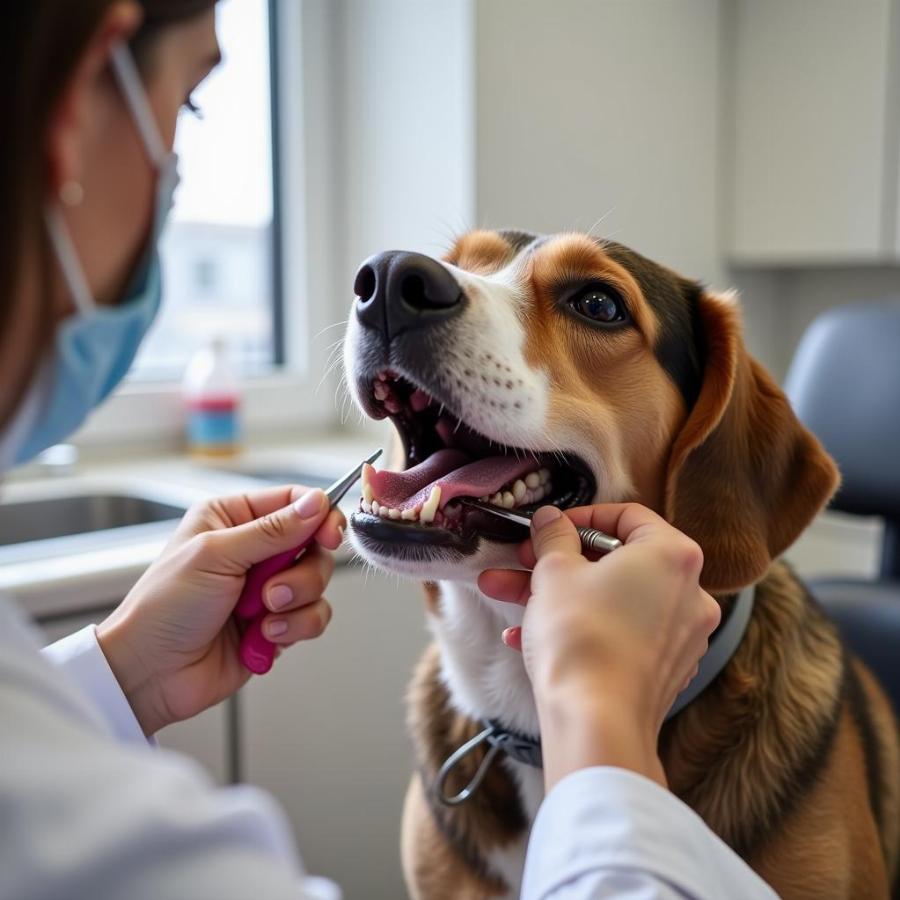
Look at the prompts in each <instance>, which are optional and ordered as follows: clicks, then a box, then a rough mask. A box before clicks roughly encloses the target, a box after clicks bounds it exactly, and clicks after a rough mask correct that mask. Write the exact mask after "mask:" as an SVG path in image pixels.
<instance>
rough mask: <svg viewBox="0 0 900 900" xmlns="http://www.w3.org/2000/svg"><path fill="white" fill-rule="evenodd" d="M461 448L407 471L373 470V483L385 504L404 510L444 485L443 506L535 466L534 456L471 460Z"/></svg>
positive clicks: (493, 487)
mask: <svg viewBox="0 0 900 900" xmlns="http://www.w3.org/2000/svg"><path fill="white" fill-rule="evenodd" d="M469 459H470V457H469V456H467V455H466V454H465V453H463V452H462V451H460V450H450V449H447V450H439V451H438V452H437V453H435V454H433V455H432V456H429V457H428V459H427V460H425V462H423V463H420V464H419V465H417V466H415V467H414V468H412V469H407V471H405V472H372V473H371V475H370V476H369V484H370V486H371V488H372V493H373V495H374V497H375V499H376V500H377V501H378V503H379V504H381V505H382V506H388V507H392V508H394V509H399V510H404V509H412V508H413V507H415V506H418V505H419V504H420V503H424V502H425V501H426V500H427V499H428V498H429V497H430V496H431V492H432V490H433V489H434V488H435V487H440V489H441V502H440V508H443V507H444V506H446V504H447V503H448V502H449V501H450V500H453V499H454V498H455V497H484V496H485V495H487V494H494V493H496V492H497V491H499V490H500V488H502V487H503V486H504V485H505V484H508V483H509V482H511V481H514V480H515V479H516V478H519V477H520V476H522V475H525V474H527V473H528V472H531V471H533V470H534V468H535V462H534V460H527V459H516V458H515V457H513V456H489V457H487V458H486V459H478V460H475V461H474V462H469Z"/></svg>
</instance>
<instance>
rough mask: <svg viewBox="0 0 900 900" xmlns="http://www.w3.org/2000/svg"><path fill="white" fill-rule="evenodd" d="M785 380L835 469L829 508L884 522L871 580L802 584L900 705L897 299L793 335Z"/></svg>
mask: <svg viewBox="0 0 900 900" xmlns="http://www.w3.org/2000/svg"><path fill="white" fill-rule="evenodd" d="M785 388H786V391H787V394H788V397H790V400H791V403H792V404H793V407H794V410H795V411H796V413H797V416H798V417H799V418H800V420H801V421H802V422H803V423H804V424H805V425H806V426H807V427H808V428H809V429H810V430H812V431H813V432H814V433H815V434H816V435H817V436H818V438H819V440H820V441H821V442H822V443H823V444H824V446H825V449H826V450H827V451H828V452H829V453H830V454H831V455H832V456H833V457H834V458H835V459H836V460H837V463H838V466H839V468H840V470H841V476H842V482H841V487H840V489H839V491H838V493H837V495H836V496H835V498H834V500H833V501H832V503H831V507H830V508H831V509H834V510H840V511H841V512H845V513H850V514H852V515H858V516H878V517H880V518H881V519H883V521H884V537H883V540H882V546H881V560H880V570H879V573H878V575H877V577H876V578H875V579H874V580H871V581H869V580H864V579H860V578H840V577H834V578H821V579H816V580H812V581H810V582H809V584H810V589H811V590H812V593H813V594H814V596H815V597H816V598H817V599H818V601H819V602H820V603H821V604H822V606H823V607H825V609H826V610H827V612H828V614H829V615H830V616H831V617H832V619H834V620H835V621H836V622H837V625H838V627H839V628H840V630H841V633H842V634H843V636H844V639H845V640H846V641H847V643H848V645H849V646H850V647H851V649H853V650H854V651H855V652H856V653H857V654H858V655H859V656H860V657H861V658H862V659H863V660H864V661H865V663H866V664H867V665H868V666H869V667H870V668H871V669H872V671H873V672H874V673H875V674H876V675H877V676H878V678H879V680H880V681H881V683H882V685H883V686H884V687H885V690H886V691H887V692H888V694H889V695H890V698H891V701H892V703H893V705H894V709H895V711H896V712H897V713H898V714H900V299H898V300H897V301H892V302H890V303H879V304H867V305H854V306H844V307H840V308H838V309H834V310H831V311H830V312H827V313H825V314H824V315H821V316H819V318H817V319H816V320H815V321H814V322H813V323H812V325H810V327H809V328H808V329H807V331H806V333H805V334H804V335H803V338H802V339H801V341H800V345H799V346H798V348H797V352H796V354H795V355H794V360H793V362H792V363H791V367H790V371H789V372H788V376H787V381H786V385H785Z"/></svg>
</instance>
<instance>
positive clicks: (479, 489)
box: [354, 371, 594, 543]
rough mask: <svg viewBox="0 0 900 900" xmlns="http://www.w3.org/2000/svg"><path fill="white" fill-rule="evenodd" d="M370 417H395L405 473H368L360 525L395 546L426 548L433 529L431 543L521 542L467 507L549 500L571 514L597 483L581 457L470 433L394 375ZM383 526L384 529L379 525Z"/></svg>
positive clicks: (387, 375) (382, 379) (384, 375)
mask: <svg viewBox="0 0 900 900" xmlns="http://www.w3.org/2000/svg"><path fill="white" fill-rule="evenodd" d="M368 400H369V405H370V414H371V415H373V417H375V418H383V417H385V416H390V417H391V419H392V420H393V422H394V424H395V425H396V427H397V429H398V431H399V433H400V436H401V438H402V440H403V444H404V448H405V451H406V465H405V468H404V470H403V471H401V472H391V471H387V470H383V471H378V470H376V469H374V468H373V467H371V466H367V467H366V468H365V469H364V470H363V476H362V497H361V499H360V507H359V513H358V514H357V516H355V517H354V525H355V526H356V527H357V528H361V529H362V530H364V531H365V530H369V531H372V530H375V531H377V532H378V533H379V536H380V537H382V538H383V537H386V536H387V534H388V532H386V531H385V528H384V525H386V524H387V523H388V522H389V523H390V524H391V525H394V526H396V527H395V528H392V529H390V532H389V534H390V538H391V539H392V540H401V541H402V540H404V539H405V538H407V539H409V540H411V541H413V542H416V543H421V542H422V539H423V536H422V535H421V534H417V535H414V534H413V533H412V531H413V530H416V531H418V532H421V531H422V529H426V528H427V529H430V530H432V534H431V535H429V540H428V543H436V542H438V540H437V538H438V534H437V533H436V532H438V531H441V532H445V533H450V534H448V535H447V537H448V538H450V535H451V534H452V535H453V536H462V535H465V536H467V537H474V535H475V534H476V533H478V534H483V535H484V536H486V537H490V538H491V539H494V540H521V538H522V533H521V529H520V528H518V527H516V526H514V525H513V526H510V525H508V524H507V523H503V522H496V521H489V520H490V518H491V517H487V516H485V515H484V514H483V513H479V512H477V511H473V510H471V509H468V508H467V507H465V506H463V505H462V504H461V503H460V502H459V501H460V499H462V498H475V499H479V500H484V501H486V502H489V503H493V504H495V505H497V506H502V507H505V508H507V509H512V508H514V507H515V508H518V509H525V510H534V509H537V507H538V506H539V505H540V504H541V503H542V502H549V503H552V504H554V505H555V506H559V507H562V508H566V507H569V506H575V505H578V504H580V503H585V502H588V501H589V500H590V499H591V498H592V496H593V493H594V481H593V478H592V477H591V476H590V475H589V473H588V469H587V467H586V466H585V465H584V464H583V463H581V462H580V461H578V460H577V459H574V458H570V457H564V456H562V455H560V454H555V455H547V454H538V453H534V452H533V451H530V450H524V449H522V448H511V447H505V446H499V445H497V444H496V443H495V442H493V441H490V440H489V439H488V438H486V437H484V436H483V435H481V434H479V433H477V432H476V431H474V430H473V429H471V428H469V427H468V426H467V425H466V424H465V423H464V422H462V421H461V420H460V419H458V418H457V417H456V416H454V415H453V414H452V413H450V411H449V410H448V409H447V408H446V407H445V406H444V404H442V403H440V402H439V401H437V400H436V399H435V398H433V397H432V396H431V395H430V394H429V393H428V392H427V391H426V390H424V389H423V388H422V387H420V386H418V385H415V384H413V383H412V382H411V381H410V380H408V379H406V378H404V377H402V376H400V375H399V374H397V373H396V372H393V371H384V372H380V373H378V374H377V375H376V377H375V378H374V380H373V381H372V383H371V391H370V396H369V398H368ZM378 520H380V522H381V524H378Z"/></svg>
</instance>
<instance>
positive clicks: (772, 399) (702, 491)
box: [666, 293, 839, 592]
mask: <svg viewBox="0 0 900 900" xmlns="http://www.w3.org/2000/svg"><path fill="white" fill-rule="evenodd" d="M698 303H699V308H698V320H699V323H700V328H701V332H702V334H703V342H704V348H703V349H704V356H705V361H704V372H703V381H702V384H701V387H700V393H699V395H698V397H697V401H696V403H695V404H694V407H693V409H692V410H691V412H690V414H689V415H688V418H687V421H686V422H685V424H684V426H683V428H682V429H681V431H680V433H679V434H678V436H677V437H676V439H675V442H674V444H673V446H672V452H671V455H670V457H669V469H668V474H667V480H666V518H667V519H668V520H669V521H670V522H671V523H672V524H673V525H675V526H676V527H677V528H678V529H680V530H681V531H683V532H684V533H685V534H687V535H689V536H690V537H692V538H693V539H694V540H695V541H697V543H698V544H700V546H701V547H702V549H703V555H704V559H705V562H704V566H703V574H702V576H701V583H702V584H703V586H704V588H706V589H707V590H708V591H718V592H725V591H732V590H736V589H738V588H740V587H743V586H744V585H747V584H750V583H752V582H753V581H755V580H756V579H758V578H759V577H760V576H761V575H762V574H763V572H765V570H766V568H767V567H768V565H769V563H770V562H771V560H772V559H773V558H774V557H776V556H778V555H779V554H780V553H782V552H783V551H784V550H785V549H786V548H787V547H789V546H790V545H791V544H792V543H793V542H794V540H795V539H796V538H797V537H798V535H799V534H800V532H801V531H803V529H804V528H805V527H806V526H807V525H808V524H809V523H810V521H811V520H812V519H813V517H814V516H815V515H816V514H817V513H818V512H819V510H820V509H821V508H822V507H823V506H824V505H825V503H826V502H827V501H828V499H829V498H830V497H831V495H832V493H833V492H834V490H835V489H836V487H837V485H838V481H839V478H838V472H837V467H836V466H835V464H834V462H833V461H832V459H831V457H830V456H828V454H827V453H826V452H825V450H824V449H823V448H822V445H821V444H820V443H819V442H818V440H816V438H815V437H814V436H813V434H812V433H811V432H809V431H808V430H807V429H806V428H804V427H803V425H801V424H800V422H799V421H798V420H797V417H796V416H795V415H794V413H793V410H792V409H791V407H790V405H789V403H788V400H787V397H785V395H784V393H783V392H782V391H781V390H780V388H779V387H778V385H777V384H776V383H775V382H774V380H773V379H772V378H771V376H770V375H769V374H768V373H767V372H766V371H765V370H764V369H763V368H762V366H760V365H759V363H757V362H756V360H754V359H752V358H751V357H750V356H749V355H748V353H747V351H746V350H745V349H744V343H743V338H742V335H741V321H740V314H739V311H738V308H737V304H736V302H735V299H734V297H733V296H731V295H725V296H718V295H714V294H709V293H704V294H702V295H701V296H700V298H699V301H698Z"/></svg>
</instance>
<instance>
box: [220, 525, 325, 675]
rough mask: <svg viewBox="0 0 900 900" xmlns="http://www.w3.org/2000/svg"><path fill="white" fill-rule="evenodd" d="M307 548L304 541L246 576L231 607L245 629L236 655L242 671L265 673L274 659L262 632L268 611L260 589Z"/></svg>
mask: <svg viewBox="0 0 900 900" xmlns="http://www.w3.org/2000/svg"><path fill="white" fill-rule="evenodd" d="M308 546H309V542H308V541H307V542H306V543H305V544H302V545H301V546H299V547H297V548H295V549H294V550H288V551H286V552H285V553H278V554H276V555H275V556H271V557H269V559H267V560H264V561H263V562H261V563H257V565H255V566H253V567H252V568H251V569H250V571H249V572H248V573H247V579H246V581H245V582H244V589H243V591H241V596H240V598H239V599H238V602H237V605H236V606H235V607H234V617H235V618H236V619H237V620H238V624H239V625H242V626H243V627H244V633H243V634H242V635H241V643H240V648H239V649H238V656H239V657H240V660H241V663H242V664H243V665H244V668H246V669H249V670H250V671H251V672H253V673H254V674H256V675H264V674H265V673H266V672H268V671H269V669H271V668H272V663H273V662H274V660H275V645H274V644H273V643H272V642H271V641H270V640H268V639H267V638H265V637H264V636H263V633H262V622H263V619H264V618H265V617H266V612H267V610H266V607H265V604H264V603H263V597H262V590H263V586H264V585H265V583H266V582H267V581H268V580H269V579H270V578H271V577H272V576H273V575H277V574H278V573H279V572H283V571H284V570H285V569H289V568H290V567H291V566H292V565H293V564H294V562H295V561H296V559H297V557H298V556H299V555H300V554H301V553H303V551H304V550H306V548H307V547H308Z"/></svg>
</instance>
